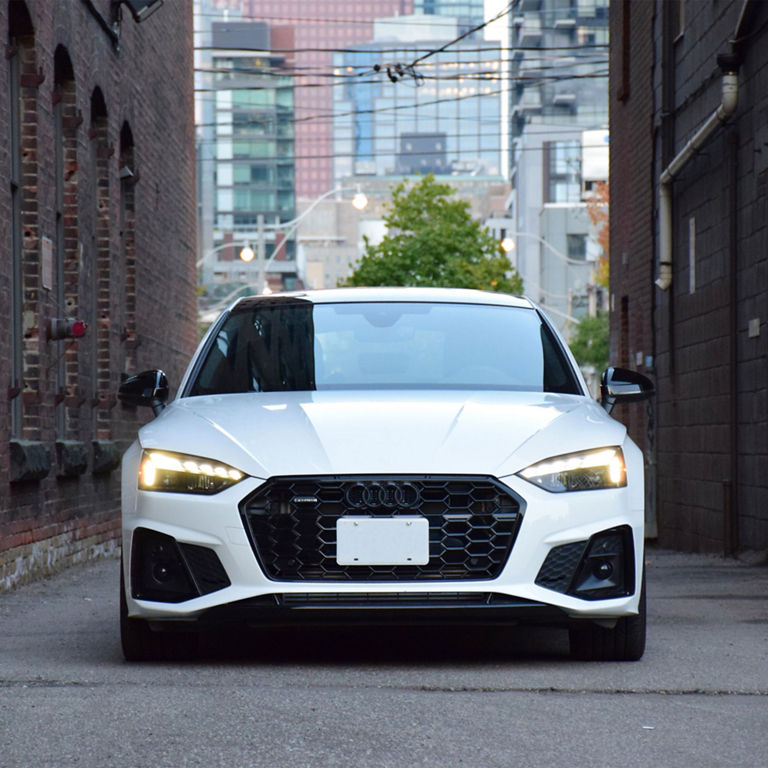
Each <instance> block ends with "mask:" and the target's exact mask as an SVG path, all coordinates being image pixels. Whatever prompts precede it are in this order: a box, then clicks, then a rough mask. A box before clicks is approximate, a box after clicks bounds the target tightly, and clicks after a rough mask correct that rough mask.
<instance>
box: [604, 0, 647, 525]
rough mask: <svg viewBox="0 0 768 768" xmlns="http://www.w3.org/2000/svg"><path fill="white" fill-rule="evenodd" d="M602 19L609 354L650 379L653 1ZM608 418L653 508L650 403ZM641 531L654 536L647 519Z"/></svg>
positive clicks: (627, 5)
mask: <svg viewBox="0 0 768 768" xmlns="http://www.w3.org/2000/svg"><path fill="white" fill-rule="evenodd" d="M610 20H611V21H610V24H611V27H610V35H611V40H612V41H613V42H612V45H611V62H610V86H609V87H610V100H609V104H610V122H611V166H610V186H611V217H610V230H611V238H610V275H611V288H610V306H611V355H610V359H611V361H612V362H613V363H614V364H615V365H620V366H622V367H627V368H631V369H634V370H638V371H640V372H642V373H645V374H647V375H649V376H651V377H653V375H654V372H655V371H654V359H653V355H654V347H653V324H652V319H653V278H652V273H653V253H654V233H653V230H652V229H651V228H650V227H649V224H650V223H651V222H652V220H653V206H654V201H653V162H652V157H653V92H652V89H651V87H650V86H651V74H652V72H653V55H654V42H653V20H654V8H653V3H650V2H647V3H646V2H629V0H626V1H623V0H622V2H618V3H617V2H613V3H612V4H611V8H610ZM625 45H627V47H628V49H629V50H630V51H631V54H632V55H631V58H630V59H628V58H627V57H625V56H624V46H625ZM614 416H615V417H616V418H618V419H619V420H620V421H622V422H624V423H625V424H626V425H627V427H628V429H629V432H630V435H631V436H632V439H633V440H634V441H635V442H636V443H637V444H638V445H639V446H640V447H641V448H642V449H643V451H644V453H645V456H646V465H647V470H646V486H647V493H646V497H647V502H646V503H647V506H648V508H649V510H653V508H654V505H655V500H654V493H655V475H654V473H655V465H654V458H655V454H654V442H653V438H654V436H655V432H654V431H653V429H650V430H649V426H651V427H652V426H653V423H654V416H655V414H654V409H653V406H652V405H651V406H646V405H644V404H640V405H632V406H620V407H617V408H616V410H615V412H614ZM648 533H649V534H650V535H654V534H655V530H654V528H653V525H652V517H651V519H650V520H649V525H648Z"/></svg>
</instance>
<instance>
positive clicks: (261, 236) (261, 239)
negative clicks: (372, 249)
mask: <svg viewBox="0 0 768 768" xmlns="http://www.w3.org/2000/svg"><path fill="white" fill-rule="evenodd" d="M344 192H354V193H355V195H354V197H353V198H352V206H353V207H354V208H355V209H356V210H358V211H362V210H364V209H365V208H366V207H367V205H368V197H367V196H366V194H365V193H364V192H363V191H362V189H361V188H360V185H359V184H357V185H355V186H354V187H341V186H339V187H334V188H333V189H329V190H328V191H327V192H325V193H323V194H322V195H320V197H318V198H316V199H315V200H313V201H312V203H311V204H310V205H309V207H308V208H307V209H306V210H305V211H302V213H301V214H299V215H298V216H296V217H295V218H293V219H290V220H289V221H278V222H275V223H274V224H266V223H265V222H264V216H263V214H259V215H258V216H257V219H256V220H257V225H256V227H257V233H256V238H255V240H256V250H255V251H254V249H253V247H252V245H251V242H252V240H237V241H232V242H228V243H222V244H221V245H218V246H216V247H215V248H212V249H211V250H209V251H207V252H206V253H205V254H204V255H203V256H202V257H201V258H200V259H198V261H197V266H198V268H199V267H200V266H201V265H202V264H203V262H204V261H205V260H206V259H208V258H209V257H210V256H212V255H213V254H215V253H217V252H218V251H221V250H223V249H224V248H229V247H234V246H239V245H241V246H243V248H242V250H241V251H240V254H239V256H240V260H241V261H244V262H246V263H248V262H252V261H253V260H254V259H258V264H259V267H258V280H257V288H258V291H257V292H258V293H259V294H268V293H271V290H270V288H269V286H268V285H267V279H266V277H267V271H268V270H269V267H270V265H271V264H272V262H273V261H274V260H275V258H276V257H277V256H278V254H279V253H280V251H281V249H282V248H283V246H284V245H285V243H287V242H288V240H290V239H291V236H292V235H293V234H294V233H295V232H296V230H297V229H298V226H299V224H301V222H302V221H303V220H304V218H305V217H306V216H308V215H309V214H310V213H311V212H312V211H313V210H314V209H315V207H316V206H317V205H318V204H319V203H321V202H322V201H323V200H325V199H327V198H328V197H330V196H331V195H334V194H341V193H344ZM279 230H287V232H286V234H285V237H284V238H283V239H282V240H281V241H280V242H279V243H278V244H277V245H276V246H275V248H274V249H273V251H272V253H271V255H270V257H269V259H267V258H266V232H267V231H279ZM245 287H246V286H239V287H238V288H236V289H235V290H234V291H232V292H231V293H229V294H228V295H227V296H225V297H224V298H223V299H222V300H221V301H219V302H217V303H216V305H215V306H212V307H209V308H208V309H207V310H206V314H210V313H211V312H215V311H218V310H220V309H223V308H224V307H225V306H226V305H227V304H228V303H229V302H230V301H231V300H232V299H233V298H235V297H236V296H237V294H238V293H240V292H241V291H242V290H244V289H245Z"/></svg>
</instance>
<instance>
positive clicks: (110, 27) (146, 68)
mask: <svg viewBox="0 0 768 768" xmlns="http://www.w3.org/2000/svg"><path fill="white" fill-rule="evenodd" d="M154 10H156V11H157V12H153V11H154ZM0 30H2V33H3V35H4V36H5V45H4V49H3V50H4V55H3V56H2V57H0V89H2V91H3V92H4V95H3V97H2V98H0V178H2V179H3V183H2V186H0V318H2V323H3V325H4V327H5V328H6V332H5V333H3V334H0V589H2V588H7V587H8V586H12V585H13V584H14V583H17V582H18V581H20V580H22V579H25V578H28V577H31V576H34V575H35V574H39V573H41V572H46V571H48V570H50V569H52V568H55V567H58V566H60V565H63V564H67V563H69V562H73V561H76V560H80V559H85V558H87V557H93V556H98V555H99V554H103V553H108V552H109V551H111V550H113V549H115V547H116V546H117V545H118V542H119V520H118V511H119V492H120V487H119V486H120V482H119V462H120V456H121V453H122V450H123V449H124V448H125V447H126V446H127V445H128V443H129V442H130V441H131V440H132V439H133V437H134V436H135V433H136V429H137V426H138V424H139V420H140V419H143V418H146V414H140V413H139V414H137V413H136V412H133V411H131V410H128V409H126V408H124V407H123V406H122V405H120V404H118V403H117V400H116V392H117V388H118V385H119V382H120V378H121V376H123V375H125V374H131V373H134V372H136V371H137V370H141V369H144V368H150V367H162V368H164V369H165V370H166V371H167V372H168V374H169V377H170V378H171V381H172V382H175V383H178V382H179V380H180V377H181V374H182V372H183V369H184V366H185V364H186V360H187V359H188V357H189V355H190V354H191V352H192V351H193V349H194V345H195V342H196V323H195V277H196V276H195V256H194V254H195V184H194V127H193V121H194V115H193V101H192V99H193V84H192V79H193V64H192V4H191V3H189V4H187V3H173V4H169V3H166V4H165V5H164V6H163V5H160V4H156V3H154V2H152V0H145V1H144V2H137V1H133V2H130V3H128V2H123V3H115V2H112V0H57V2H55V3H54V2H49V0H2V2H0ZM74 321H79V322H82V323H85V324H87V329H86V330H85V333H84V335H82V336H81V337H79V338H72V337H71V336H67V337H65V338H61V339H59V338H58V336H59V335H61V333H62V331H61V329H62V327H63V328H64V329H65V331H64V333H65V334H66V333H67V332H69V333H70V334H71V333H72V332H74V333H75V335H77V334H78V333H80V332H81V331H82V330H83V326H82V325H77V324H75V325H74V326H73V323H74ZM67 328H68V329H69V331H67V330H66V329H67Z"/></svg>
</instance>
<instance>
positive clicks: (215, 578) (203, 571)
mask: <svg viewBox="0 0 768 768" xmlns="http://www.w3.org/2000/svg"><path fill="white" fill-rule="evenodd" d="M179 548H180V549H181V551H182V554H183V555H184V560H185V561H186V563H187V566H188V567H189V570H190V571H191V573H192V578H193V579H194V581H195V584H196V586H197V588H198V589H199V590H200V594H201V595H207V594H209V593H210V592H216V591H217V590H219V589H224V588H225V587H228V586H229V585H230V583H231V582H230V581H229V577H228V576H227V572H226V571H225V570H224V566H223V565H222V564H221V560H219V556H218V555H217V554H216V553H215V552H214V551H213V550H212V549H208V547H199V546H197V545H196V544H179Z"/></svg>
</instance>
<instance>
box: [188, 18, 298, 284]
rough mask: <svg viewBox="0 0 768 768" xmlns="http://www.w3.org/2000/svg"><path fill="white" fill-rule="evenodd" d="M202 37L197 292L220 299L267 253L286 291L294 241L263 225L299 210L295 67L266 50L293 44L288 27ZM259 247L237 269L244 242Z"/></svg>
mask: <svg viewBox="0 0 768 768" xmlns="http://www.w3.org/2000/svg"><path fill="white" fill-rule="evenodd" d="M198 31H199V32H202V29H199V30H198ZM200 37H202V35H200ZM207 40H208V42H209V45H207V46H205V49H206V50H205V54H204V56H201V57H200V60H199V61H200V64H199V66H198V73H197V74H198V106H199V110H198V116H199V119H198V125H197V142H198V150H199V156H198V185H199V186H198V189H199V203H198V211H199V215H200V219H201V223H200V227H199V232H200V243H199V249H200V252H199V254H198V261H199V268H200V273H201V285H202V286H205V287H206V291H207V295H208V297H209V298H210V297H211V296H214V295H227V294H228V293H229V292H231V291H232V290H233V289H234V287H236V284H237V283H239V282H243V281H252V280H253V279H254V278H257V277H258V276H257V275H256V274H255V273H258V272H259V270H261V269H262V268H263V263H262V261H265V262H266V261H268V260H270V259H272V258H273V256H274V262H273V264H272V265H271V268H272V270H273V271H279V272H280V274H281V276H282V283H281V285H280V286H279V287H285V288H289V289H290V288H293V287H295V286H296V269H295V261H294V259H295V244H294V240H293V239H292V238H289V239H288V240H286V241H285V242H283V239H284V238H285V233H282V232H280V231H277V230H276V229H274V228H272V227H271V226H270V227H269V228H266V229H265V228H264V226H263V224H264V223H265V222H269V223H270V225H271V224H272V223H273V222H276V221H289V220H291V219H293V218H294V216H295V210H296V208H295V194H294V189H295V168H294V155H295V149H294V143H293V132H294V117H295V115H294V104H293V102H294V80H293V77H292V76H291V74H290V71H291V69H292V60H291V59H290V58H289V57H287V56H285V55H282V54H277V53H272V52H271V48H273V47H276V46H287V47H290V45H291V44H292V42H291V41H292V30H291V28H290V27H273V28H270V27H269V26H268V25H267V24H265V23H263V22H248V21H242V20H231V21H223V22H220V21H214V22H212V23H211V24H210V28H209V30H208V35H207ZM260 220H261V223H262V230H261V231H262V234H261V235H260V234H259V221H260ZM259 240H261V241H262V242H263V244H264V254H263V255H264V259H263V260H262V259H256V260H253V261H252V263H245V262H243V261H242V260H241V259H240V258H239V257H238V254H239V253H240V251H241V250H242V248H243V247H244V243H247V242H253V243H254V245H256V244H257V242H258V241H259ZM227 243H233V246H232V247H230V248H228V247H226V245H227ZM278 249H279V250H278ZM278 267H279V268H280V269H278Z"/></svg>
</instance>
